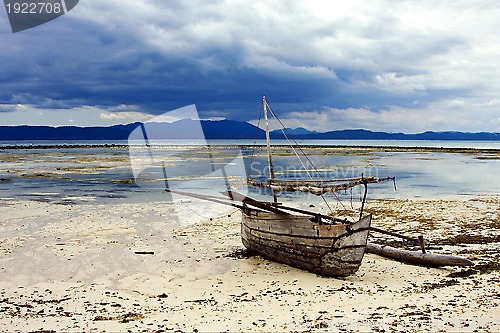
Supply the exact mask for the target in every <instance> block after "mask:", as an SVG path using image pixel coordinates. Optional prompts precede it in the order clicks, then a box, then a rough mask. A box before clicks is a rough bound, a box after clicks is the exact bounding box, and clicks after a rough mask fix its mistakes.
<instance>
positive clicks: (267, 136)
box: [262, 96, 278, 203]
mask: <svg viewBox="0 0 500 333" xmlns="http://www.w3.org/2000/svg"><path fill="white" fill-rule="evenodd" d="M262 107H263V108H264V120H265V121H266V143H267V161H268V164H269V173H270V176H271V178H270V179H269V181H270V182H273V181H274V179H275V177H274V167H273V158H272V156H271V138H270V135H269V119H268V117H267V101H266V96H262ZM271 190H272V191H273V198H274V203H278V197H277V196H276V192H275V191H274V190H273V189H272V188H271Z"/></svg>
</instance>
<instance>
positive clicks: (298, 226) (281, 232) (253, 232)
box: [168, 97, 394, 277]
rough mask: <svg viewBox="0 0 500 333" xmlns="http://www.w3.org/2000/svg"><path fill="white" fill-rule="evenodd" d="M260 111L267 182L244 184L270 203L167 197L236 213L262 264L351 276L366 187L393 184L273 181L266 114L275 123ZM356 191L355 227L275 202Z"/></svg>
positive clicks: (363, 226) (365, 221) (365, 223)
mask: <svg viewBox="0 0 500 333" xmlns="http://www.w3.org/2000/svg"><path fill="white" fill-rule="evenodd" d="M262 108H263V113H264V119H265V130H266V143H267V155H268V163H269V170H270V175H269V176H270V177H269V178H268V179H266V180H259V179H257V178H250V177H249V178H248V179H247V183H248V185H251V186H256V187H261V188H264V187H265V188H270V189H271V191H272V194H273V198H274V201H273V202H264V201H257V200H254V199H251V198H249V197H247V196H243V195H241V194H239V193H237V192H234V191H231V190H229V191H227V192H225V193H224V194H225V195H226V199H227V200H224V199H223V198H220V197H215V196H206V195H201V194H193V193H186V192H180V191H174V190H168V191H170V192H173V193H177V194H182V195H187V196H191V197H196V198H200V199H204V200H209V201H213V202H217V203H223V204H230V205H232V206H235V207H238V208H240V210H241V212H242V222H241V239H242V243H243V245H244V246H245V247H246V248H248V249H249V250H252V251H255V252H257V253H259V254H261V255H262V256H264V257H266V258H268V259H271V260H274V261H277V262H280V263H284V264H287V265H290V266H294V267H297V268H300V269H305V270H308V271H311V272H314V273H317V274H321V275H325V276H338V277H342V276H348V275H351V274H354V273H355V272H356V271H357V270H358V268H359V266H360V264H361V261H362V260H363V255H364V253H365V248H366V244H367V239H368V235H369V233H370V223H371V218H372V217H371V215H370V214H368V215H364V214H363V206H364V202H365V199H366V191H367V185H368V184H370V183H378V182H382V181H386V180H389V179H394V178H375V177H363V176H361V177H354V178H346V179H329V180H327V179H323V178H322V177H321V176H316V178H315V179H314V178H313V177H310V178H311V179H306V180H304V179H292V180H280V179H277V178H276V177H275V173H274V167H273V160H272V154H271V145H270V134H269V133H270V132H269V122H268V111H270V112H271V113H272V114H273V116H274V117H275V118H277V117H276V115H275V114H274V112H273V111H272V109H271V108H270V107H269V105H268V104H267V101H266V98H265V97H263V98H262ZM277 119H278V118H277ZM283 128H284V127H283ZM285 130H286V129H285ZM292 148H293V147H292ZM293 149H294V148H293ZM308 161H309V160H308ZM309 162H310V161H309ZM311 165H312V163H311ZM309 176H310V175H309ZM318 177H319V178H318ZM359 185H363V186H364V187H365V193H364V197H363V203H362V206H361V212H360V213H359V219H358V220H357V221H348V220H347V219H346V218H344V219H341V218H336V217H332V216H330V215H323V214H320V213H317V212H313V211H308V210H302V209H297V208H294V207H287V206H285V205H283V204H282V203H279V202H278V200H277V199H278V196H277V194H278V193H279V192H281V191H288V192H290V191H302V192H309V193H311V194H314V195H323V194H325V193H335V192H337V191H340V190H347V189H350V188H352V187H355V186H359Z"/></svg>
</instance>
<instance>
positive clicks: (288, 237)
mask: <svg viewBox="0 0 500 333" xmlns="http://www.w3.org/2000/svg"><path fill="white" fill-rule="evenodd" d="M370 223H371V215H368V216H366V217H364V218H363V219H361V220H360V221H358V222H356V223H354V224H332V225H325V224H320V223H318V222H315V221H312V220H311V218H310V217H307V216H296V215H283V214H274V213H271V212H262V211H258V212H257V211H255V210H252V209H245V210H243V218H242V225H241V237H242V242H243V245H245V247H247V248H249V249H251V250H254V251H257V252H259V253H260V254H262V255H263V256H265V257H267V258H269V259H272V260H275V261H278V262H281V263H284V264H288V265H291V266H294V267H298V268H301V269H306V270H309V271H312V272H314V273H318V274H322V275H327V276H347V275H351V274H353V273H355V272H356V271H357V270H358V268H359V265H360V264H361V261H362V259H363V255H364V252H365V246H366V241H367V238H368V234H369V228H370Z"/></svg>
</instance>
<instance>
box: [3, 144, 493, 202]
mask: <svg viewBox="0 0 500 333" xmlns="http://www.w3.org/2000/svg"><path fill="white" fill-rule="evenodd" d="M305 151H306V152H307V154H308V156H309V161H311V162H312V163H313V164H314V165H315V168H313V167H312V166H311V164H310V163H309V161H308V160H307V159H305V158H303V157H302V158H301V160H302V164H301V163H300V162H299V161H298V159H297V158H296V156H295V155H294V153H293V151H292V150H291V149H289V148H285V147H279V148H276V149H274V159H273V161H274V169H275V170H276V172H277V176H278V177H284V178H289V179H293V178H296V179H300V178H302V179H303V178H304V177H306V176H307V173H309V174H310V175H311V176H312V177H313V178H318V177H320V176H321V177H324V178H339V177H340V178H344V177H357V176H360V175H364V176H375V177H396V179H397V191H394V187H393V184H392V182H388V183H387V182H386V183H382V184H376V185H371V186H370V192H369V198H373V199H374V198H382V199H384V198H385V199H392V198H399V199H413V198H423V199H433V198H436V197H438V198H452V197H453V198H456V197H463V196H468V195H477V194H493V193H500V185H499V184H500V176H499V175H498V170H499V169H500V168H499V167H500V150H498V151H496V150H493V151H491V150H489V151H487V152H482V151H480V150H478V151H470V152H465V153H457V152H450V151H447V150H443V151H436V150H432V151H422V150H419V151H404V149H403V150H401V151H399V150H397V149H389V150H384V149H365V148H362V147H350V148H349V147H348V148H345V147H343V148H338V147H337V148H332V147H315V148H306V149H305ZM239 154H241V155H239ZM251 155H252V149H249V148H241V149H240V148H239V147H237V146H227V147H224V146H217V147H212V148H211V149H207V147H178V146H175V147H169V146H161V147H154V149H152V150H146V151H145V150H142V149H137V148H136V150H129V148H128V147H126V146H108V147H95V146H89V147H76V148H75V147H60V146H59V147H54V148H46V147H45V149H37V148H31V149H5V150H1V149H0V161H1V163H0V198H2V199H3V200H5V199H9V198H17V199H29V200H39V201H49V202H54V203H58V204H85V203H92V202H96V201H99V202H106V201H107V200H126V201H128V202H151V201H158V202H165V201H167V200H169V198H170V197H169V195H167V194H166V193H165V192H164V189H165V186H166V184H165V180H164V176H165V175H166V176H167V178H169V179H170V182H169V185H170V186H171V187H172V186H174V187H175V186H179V187H178V188H181V189H189V190H191V191H195V192H204V191H208V192H207V193H215V194H217V193H218V192H219V191H223V190H225V188H226V184H227V183H228V184H229V185H231V186H236V187H238V186H240V185H242V184H243V183H244V182H245V178H246V176H247V174H246V173H247V172H250V175H251V176H263V175H267V174H268V173H269V168H268V166H267V165H268V164H267V155H266V154H265V152H264V151H263V150H262V149H258V150H257V151H255V152H254V156H253V157H251ZM131 159H132V160H131ZM138 163H139V164H138ZM222 167H224V168H222ZM306 170H307V172H306ZM134 175H135V176H136V177H137V179H136V180H134ZM246 190H247V189H245V188H243V189H242V191H246ZM249 191H250V193H251V194H252V195H254V196H259V197H262V195H261V194H262V193H257V192H255V191H252V190H249ZM339 195H340V196H344V197H345V198H347V200H350V199H352V197H356V198H357V197H359V195H360V193H359V192H357V191H354V192H353V193H351V192H349V193H345V194H342V193H341V194H339ZM280 196H281V197H282V199H283V200H285V201H287V200H290V201H296V200H300V201H303V199H300V198H298V196H297V194H296V193H292V194H281V195H280ZM268 199H269V197H268ZM309 199H310V200H312V201H313V202H315V201H316V199H315V198H309ZM309 199H308V200H309ZM318 200H319V199H318Z"/></svg>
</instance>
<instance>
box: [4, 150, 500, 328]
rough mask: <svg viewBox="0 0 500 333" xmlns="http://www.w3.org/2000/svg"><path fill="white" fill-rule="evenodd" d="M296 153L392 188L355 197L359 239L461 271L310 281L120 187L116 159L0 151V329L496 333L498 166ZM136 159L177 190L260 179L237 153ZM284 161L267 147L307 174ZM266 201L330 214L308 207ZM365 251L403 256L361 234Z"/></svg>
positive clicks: (179, 204)
mask: <svg viewBox="0 0 500 333" xmlns="http://www.w3.org/2000/svg"><path fill="white" fill-rule="evenodd" d="M306 150H307V153H308V154H309V156H310V158H311V159H312V160H313V162H315V164H316V165H317V166H318V170H319V171H320V172H323V173H324V175H332V176H335V175H336V176H349V175H359V174H361V173H362V174H364V175H374V176H380V177H383V176H396V185H397V190H395V189H394V187H393V184H392V183H385V184H379V185H377V186H373V187H371V188H370V191H369V198H370V200H369V201H368V202H367V206H366V209H367V212H370V213H372V214H373V225H374V226H376V227H379V228H383V229H387V230H392V231H396V232H400V233H405V234H409V235H412V236H416V235H423V236H424V237H425V239H426V241H427V242H428V247H429V251H431V252H435V253H445V254H453V255H460V256H464V257H466V258H468V259H470V260H472V261H474V263H475V266H473V267H467V268H426V267H419V266H412V265H407V264H403V263H399V262H395V261H392V260H388V259H385V258H381V257H378V256H376V255H373V254H366V255H365V258H364V260H363V263H362V265H361V268H360V270H359V271H358V272H357V273H356V274H355V275H353V276H350V277H348V278H343V279H333V278H325V277H321V276H317V275H315V274H311V273H308V272H304V271H301V270H298V269H295V268H292V267H289V266H286V265H282V264H278V263H274V262H271V261H268V260H266V259H264V258H262V257H260V256H258V255H256V254H254V253H249V252H248V251H246V250H245V249H244V247H243V245H242V244H241V240H240V219H241V215H240V213H239V211H238V210H235V209H233V208H227V207H225V206H223V207H219V206H217V205H210V206H209V207H207V206H201V203H199V202H197V201H196V200H190V199H182V200H181V199H175V198H171V197H168V196H167V195H166V194H165V193H164V191H163V190H164V187H162V186H156V185H158V184H156V183H155V181H154V180H155V178H154V177H156V176H158V173H155V172H156V171H157V170H154V169H153V171H150V170H148V169H147V168H144V169H141V172H138V173H134V170H133V168H132V164H131V159H130V155H129V153H130V151H129V147H127V146H116V145H115V146H91V147H87V146H85V147H62V146H61V147H56V148H54V147H45V148H37V147H35V148H34V147H31V148H29V149H28V148H26V149H24V148H23V149H3V150H1V149H0V161H2V162H1V163H0V179H1V181H0V216H1V217H0V260H1V262H2V265H0V267H1V268H0V286H1V287H0V330H1V331H23V332H35V331H68V332H81V331H109V332H114V331H133V332H135V331H145V332H167V331H176V330H180V331H298V332H302V331H339V330H342V331H386V332H408V331H414V332H419V331H452V332H457V331H460V332H462V331H471V332H472V331H499V330H500V326H499V323H498V318H499V317H500V312H499V310H498V309H499V308H500V307H499V304H498V303H499V299H500V270H499V266H498V262H499V259H500V258H499V255H498V253H499V252H500V251H499V250H500V229H499V228H500V208H499V207H500V188H499V185H498V184H499V183H500V182H499V175H498V173H497V172H498V171H497V170H499V168H498V167H499V166H500V165H499V163H500V160H499V159H498V156H500V152H498V151H496V150H493V151H484V150H472V151H471V150H466V151H449V150H437V151H436V150H421V149H419V150H417V151H415V150H412V151H408V150H405V149H404V148H373V147H361V148H356V147H354V148H353V147H326V148H325V147H308V148H306ZM240 153H241V155H240ZM151 156H154V157H155V158H159V159H161V160H162V161H163V162H164V163H163V167H165V170H166V174H167V176H168V175H169V173H170V174H173V175H176V176H178V177H179V179H180V181H182V182H190V181H192V180H196V179H202V178H204V177H206V173H205V172H206V170H207V167H208V169H209V171H210V170H216V169H217V168H218V167H219V166H221V165H231V163H233V161H234V159H236V158H239V157H238V156H240V157H241V159H242V160H243V166H244V169H245V170H251V171H253V172H256V173H259V172H262V173H264V172H265V167H266V156H265V155H264V154H262V151H261V150H258V151H257V154H254V157H250V156H251V149H250V148H249V147H246V146H230V147H226V146H217V147H210V148H209V149H199V147H190V148H187V147H170V148H169V147H157V148H155V149H154V155H144V154H141V155H139V156H138V157H139V158H141V159H142V158H148V159H151ZM136 157H137V156H136ZM293 157H294V155H293V152H290V150H289V148H287V147H278V148H277V157H276V162H275V163H276V166H278V167H281V168H282V170H283V173H282V175H284V176H292V175H293V176H294V177H295V176H296V175H297V172H303V171H304V169H309V168H303V167H302V166H301V165H297V164H294V163H293V162H292V158H293ZM250 160H252V162H253V163H254V164H253V165H251V164H250V163H249V161H250ZM205 162H206V163H205ZM212 167H213V168H212ZM179 169H180V170H179ZM159 175H160V178H162V177H163V176H164V174H163V173H160V174H159ZM134 176H138V177H139V178H141V177H142V179H143V180H144V181H142V182H136V178H135V177H134ZM245 176H246V174H243V175H241V177H240V178H241V179H238V177H236V176H235V177H233V178H231V181H232V182H234V183H235V184H237V183H242V182H244V179H245ZM162 181H164V179H163V178H162V179H161V180H160V181H159V183H162ZM190 184H191V183H190ZM194 184H202V183H194ZM249 193H250V194H251V195H252V196H253V195H255V196H259V197H260V198H266V197H267V198H268V199H269V197H268V196H267V195H266V193H257V192H255V193H254V192H249ZM339 195H340V197H341V199H342V201H343V203H342V204H341V205H339V204H334V205H332V207H331V208H332V209H334V210H336V209H339V210H344V209H346V210H348V209H350V208H351V207H353V208H356V207H357V205H359V193H357V192H347V193H341V194H339ZM280 199H281V200H282V201H285V202H288V203H289V204H292V205H296V206H297V207H301V208H304V207H309V206H310V205H314V206H316V208H317V209H319V210H320V211H322V212H323V213H325V214H327V213H330V212H329V211H328V209H327V208H326V207H320V203H321V200H319V199H317V198H316V197H311V196H306V197H305V199H304V198H302V199H300V198H298V197H297V195H296V194H293V195H287V194H282V195H280ZM327 199H334V198H332V197H330V198H327ZM370 241H371V242H374V243H380V244H391V245H394V246H398V247H404V248H410V249H411V248H412V244H408V243H405V242H401V241H399V240H397V239H392V238H388V237H386V236H383V235H377V234H376V233H372V234H371V235H370Z"/></svg>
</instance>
